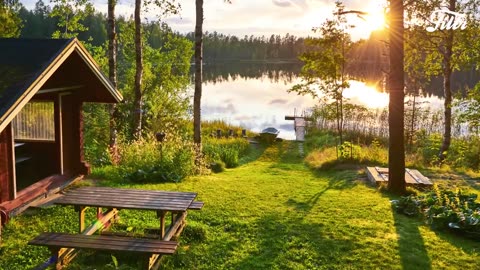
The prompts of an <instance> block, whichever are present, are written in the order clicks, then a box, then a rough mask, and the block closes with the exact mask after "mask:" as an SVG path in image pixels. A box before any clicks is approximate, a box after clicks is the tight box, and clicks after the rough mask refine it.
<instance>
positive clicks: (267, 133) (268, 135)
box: [260, 127, 280, 143]
mask: <svg viewBox="0 0 480 270" xmlns="http://www.w3.org/2000/svg"><path fill="white" fill-rule="evenodd" d="M278 133H280V131H279V130H278V129H276V128H274V127H268V128H266V129H264V130H262V132H260V139H261V140H262V141H264V142H267V143H273V142H274V141H275V139H276V138H277V136H278Z"/></svg>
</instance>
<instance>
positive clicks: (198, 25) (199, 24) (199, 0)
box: [193, 0, 203, 150]
mask: <svg viewBox="0 0 480 270" xmlns="http://www.w3.org/2000/svg"><path fill="white" fill-rule="evenodd" d="M195 9H196V22H195V93H194V97H193V141H194V143H195V144H196V145H197V147H198V150H201V145H202V135H201V108H200V107H201V100H202V57H203V56H202V42H203V30H202V28H203V0H195Z"/></svg>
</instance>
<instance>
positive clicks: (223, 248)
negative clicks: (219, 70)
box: [0, 142, 480, 269]
mask: <svg viewBox="0 0 480 270" xmlns="http://www.w3.org/2000/svg"><path fill="white" fill-rule="evenodd" d="M258 156H259V157H258V158H257V159H255V160H254V161H251V162H248V163H246V164H244V165H243V166H241V167H238V168H235V169H231V170H227V171H226V172H223V173H220V174H212V175H209V176H199V177H193V178H190V179H188V180H186V181H185V182H183V183H180V184H156V185H126V184H125V185H121V184H118V183H115V184H113V183H111V182H104V183H102V184H107V185H117V186H122V187H131V188H142V189H146V188H147V189H160V190H179V191H195V192H198V194H199V195H198V199H199V200H201V201H204V202H205V207H204V209H203V210H201V211H189V216H188V217H187V220H188V225H187V227H186V229H185V231H184V235H183V236H182V238H181V239H180V241H181V247H180V249H179V251H178V252H177V254H176V255H174V256H170V257H167V258H166V259H165V260H164V269H478V268H479V264H478V262H479V259H480V254H479V250H480V243H478V242H474V241H471V240H466V239H463V238H460V237H457V236H455V235H452V234H448V233H440V232H434V231H432V230H431V229H430V228H428V227H426V226H424V225H423V224H422V223H421V222H419V221H416V220H415V219H411V218H407V217H404V216H402V215H399V214H396V213H395V212H394V211H392V208H391V203H390V200H391V199H392V198H390V197H389V196H387V195H385V194H383V193H381V192H379V191H378V190H377V189H376V188H375V187H372V186H370V185H368V184H367V183H365V182H364V181H363V180H359V177H358V172H357V171H351V170H345V171H328V172H313V171H312V170H310V169H308V168H307V167H305V165H304V164H303V162H302V158H300V157H299V156H298V152H297V145H296V144H295V143H293V142H283V143H281V144H278V145H275V146H272V147H270V148H267V149H266V150H265V151H263V152H262V153H258ZM40 214H42V215H44V216H46V218H45V219H42V218H39V215H40ZM55 215H63V217H59V218H66V219H67V220H71V221H69V222H64V223H62V224H63V225H62V226H60V225H58V224H54V223H52V222H53V221H47V219H52V218H53V217H54V216H55ZM121 218H122V219H121V224H124V225H125V226H126V228H127V229H128V230H133V231H135V230H137V229H138V228H139V227H144V226H147V227H153V226H156V224H157V223H158V222H157V221H156V220H155V216H154V215H153V214H152V215H151V216H147V217H145V216H140V215H139V214H138V211H137V213H136V212H134V211H122V212H121ZM74 223H75V213H74V211H73V209H68V208H65V207H63V208H62V207H54V208H50V209H46V210H41V211H40V213H35V214H33V215H30V216H28V215H23V216H21V217H18V218H16V219H14V221H13V222H12V225H9V226H8V227H7V229H6V230H5V231H6V232H5V233H6V234H7V235H4V236H5V237H6V239H5V244H6V245H4V247H3V248H2V251H1V257H0V266H1V267H0V268H2V269H21V268H11V267H14V266H15V265H17V266H18V265H19V264H20V263H21V261H19V260H20V259H19V257H21V258H22V260H24V262H25V265H30V264H31V265H34V264H35V263H38V262H41V261H44V260H45V259H47V258H48V251H47V250H46V249H45V248H40V247H28V246H26V245H25V243H26V241H28V237H30V236H31V235H32V234H34V233H36V232H38V231H42V230H60V231H62V229H63V231H72V232H73V231H75V227H74V226H73V225H74ZM28 228H30V229H28ZM39 228H40V229H39ZM32 231H33V232H32ZM15 234H17V237H16V236H15ZM14 239H15V240H14ZM18 249H22V250H21V251H17V250H18ZM29 254H31V255H30V256H32V255H34V254H35V255H36V256H39V257H40V258H30V261H29V259H28V257H29ZM42 256H43V257H42ZM115 259H116V260H117V261H118V266H119V269H135V267H136V264H135V261H136V259H135V258H134V257H132V256H128V255H115ZM113 260H114V259H112V257H111V256H110V254H95V253H89V252H83V253H82V255H81V256H80V257H79V258H77V259H75V260H74V263H73V264H72V265H71V267H70V268H69V269H114V266H113V265H114V263H113V262H112V261H113Z"/></svg>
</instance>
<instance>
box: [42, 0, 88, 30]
mask: <svg viewBox="0 0 480 270" xmlns="http://www.w3.org/2000/svg"><path fill="white" fill-rule="evenodd" d="M52 3H53V4H54V6H53V8H52V12H51V13H50V16H51V17H53V18H58V22H57V26H58V28H59V29H57V30H56V31H55V32H54V33H53V34H52V37H53V38H72V37H76V36H77V35H78V34H79V33H80V32H84V31H86V30H88V27H86V26H85V25H84V24H83V23H82V21H83V20H84V19H85V18H87V16H89V15H92V14H93V13H94V8H93V5H92V3H91V2H90V0H52Z"/></svg>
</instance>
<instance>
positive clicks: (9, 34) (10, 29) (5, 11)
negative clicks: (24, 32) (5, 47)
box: [0, 0, 22, 38]
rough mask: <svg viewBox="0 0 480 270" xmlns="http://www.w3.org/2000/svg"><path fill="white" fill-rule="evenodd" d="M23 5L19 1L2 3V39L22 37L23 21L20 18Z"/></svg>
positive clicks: (9, 0) (0, 35) (0, 14)
mask: <svg viewBox="0 0 480 270" xmlns="http://www.w3.org/2000/svg"><path fill="white" fill-rule="evenodd" d="M20 7H21V4H20V3H19V2H18V0H8V1H7V0H2V1H1V2H0V37H2V38H14V37H18V36H19V35H20V29H21V28H22V21H21V19H20V17H19V10H20Z"/></svg>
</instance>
